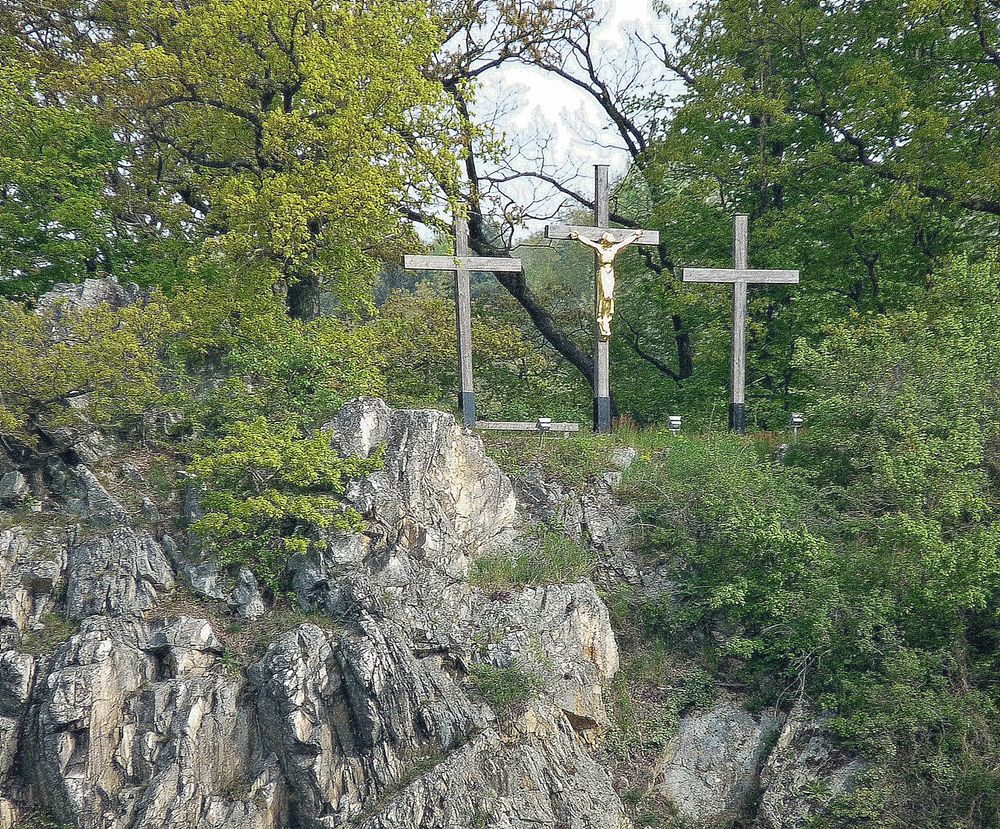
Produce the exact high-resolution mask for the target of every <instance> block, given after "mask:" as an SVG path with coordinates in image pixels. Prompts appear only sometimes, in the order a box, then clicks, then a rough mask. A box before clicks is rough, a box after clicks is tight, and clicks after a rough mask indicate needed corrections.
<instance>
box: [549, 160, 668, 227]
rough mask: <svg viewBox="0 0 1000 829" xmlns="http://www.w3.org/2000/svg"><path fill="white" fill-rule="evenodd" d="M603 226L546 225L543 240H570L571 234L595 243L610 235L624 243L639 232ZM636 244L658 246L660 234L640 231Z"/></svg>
mask: <svg viewBox="0 0 1000 829" xmlns="http://www.w3.org/2000/svg"><path fill="white" fill-rule="evenodd" d="M602 166H603V165H602ZM603 224H604V227H587V226H585V225H546V227H545V238H546V239H572V238H573V236H572V234H574V233H576V234H577V235H578V236H582V237H583V238H584V239H590V240H591V241H593V242H596V241H597V240H598V239H600V238H601V237H602V236H603V235H604V234H605V233H610V234H611V235H612V236H614V237H615V241H616V242H624V241H625V240H626V239H634V238H635V234H636V233H638V232H639V231H637V230H629V229H628V228H624V229H623V228H620V227H607V224H608V222H607V220H605V221H604V223H603ZM636 242H637V244H640V245H658V244H660V233H659V231H657V230H644V231H642V236H640V237H639V238H638V239H637V240H636Z"/></svg>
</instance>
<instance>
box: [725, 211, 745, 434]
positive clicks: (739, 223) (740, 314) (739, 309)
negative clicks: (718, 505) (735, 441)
mask: <svg viewBox="0 0 1000 829" xmlns="http://www.w3.org/2000/svg"><path fill="white" fill-rule="evenodd" d="M749 218H750V217H749V216H747V215H746V214H745V213H737V214H736V215H735V216H734V217H733V266H734V267H735V268H736V270H737V271H745V270H746V269H747V267H749V266H748V264H747V262H748V259H749V256H748V251H747V247H748V245H747V225H748V222H749ZM732 361H733V372H732V378H731V380H730V385H731V388H730V390H729V431H731V432H736V434H738V435H745V434H746V431H747V418H746V409H747V406H746V383H747V283H746V281H745V280H738V281H736V282H735V283H734V284H733V350H732Z"/></svg>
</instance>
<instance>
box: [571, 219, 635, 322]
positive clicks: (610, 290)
mask: <svg viewBox="0 0 1000 829" xmlns="http://www.w3.org/2000/svg"><path fill="white" fill-rule="evenodd" d="M642 233H643V232H642V231H641V230H639V231H636V232H635V234H634V235H632V236H628V237H626V238H625V239H623V240H622V241H621V242H615V237H614V234H612V233H604V234H603V235H602V236H601V238H600V239H598V240H597V241H596V242H594V241H592V240H590V239H588V238H586V237H585V236H581V235H580V234H579V233H571V234H570V235H569V238H570V239H576V241H578V242H582V243H583V244H585V245H586V246H587V247H588V248H592V249H593V250H594V252H595V253H596V254H597V264H598V270H597V330H598V331H599V332H600V335H601V339H602V340H607V339H610V337H611V320H612V319H613V318H614V315H615V257H617V256H618V254H619V253H621V251H622V250H624V249H625V248H627V247H628V246H629V245H631V244H633V243H634V242H638V241H639V240H640V239H641V238H642Z"/></svg>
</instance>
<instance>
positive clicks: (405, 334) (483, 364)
mask: <svg viewBox="0 0 1000 829" xmlns="http://www.w3.org/2000/svg"><path fill="white" fill-rule="evenodd" d="M478 287H479V290H478V291H476V296H475V297H474V301H473V309H474V314H473V317H472V352H473V369H474V374H475V378H476V392H477V401H476V404H477V409H478V413H479V416H480V417H481V418H482V419H494V420H520V419H528V420H532V419H534V418H537V417H539V416H543V415H544V416H550V417H553V418H556V419H560V420H561V419H571V420H572V419H576V418H578V417H581V416H582V413H583V411H584V407H585V405H586V397H585V395H582V394H581V393H580V392H581V390H580V387H579V383H578V382H576V381H575V378H572V377H571V376H569V375H568V374H567V372H566V370H565V369H564V368H561V367H560V366H559V365H558V364H557V363H556V361H555V360H554V359H553V358H552V356H551V355H550V354H548V353H547V352H546V351H544V350H542V349H539V348H538V344H537V341H536V340H537V338H535V337H533V336H532V335H531V333H530V332H529V331H528V330H526V323H525V320H523V319H520V318H519V317H518V315H517V313H516V310H515V309H514V308H513V307H512V300H511V299H510V297H509V296H505V295H504V294H503V293H502V292H498V291H496V290H493V291H489V290H487V289H486V288H485V287H483V286H481V285H480V286H478ZM451 290H452V289H451V288H450V287H444V286H442V285H441V284H431V283H428V282H421V283H419V284H418V285H417V286H416V288H415V290H413V291H412V292H407V291H404V290H397V291H394V292H392V293H391V294H389V296H388V297H387V300H386V302H385V304H384V305H383V306H382V307H381V308H380V312H379V316H378V319H377V321H376V323H375V328H376V330H377V332H378V344H379V349H380V352H381V354H382V355H383V356H384V360H385V373H386V386H387V394H388V397H389V399H390V400H391V401H392V402H394V403H397V404H399V405H407V406H412V405H434V406H439V407H445V408H452V407H453V406H454V401H455V398H456V393H455V390H456V389H457V388H458V359H457V355H456V352H455V306H454V300H453V298H452V295H451ZM442 294H444V296H442Z"/></svg>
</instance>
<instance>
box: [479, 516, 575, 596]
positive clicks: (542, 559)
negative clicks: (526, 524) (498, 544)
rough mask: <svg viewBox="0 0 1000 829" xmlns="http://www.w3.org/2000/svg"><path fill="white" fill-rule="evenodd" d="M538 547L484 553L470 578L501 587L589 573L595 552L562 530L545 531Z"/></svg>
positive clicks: (568, 579) (566, 579)
mask: <svg viewBox="0 0 1000 829" xmlns="http://www.w3.org/2000/svg"><path fill="white" fill-rule="evenodd" d="M537 542H538V543H537V546H533V547H531V548H529V549H526V550H506V551H503V552H500V553H498V554H496V555H490V556H481V557H480V558H477V559H476V560H475V561H473V562H472V568H471V570H470V572H469V580H470V581H471V582H472V583H473V584H475V585H478V586H480V587H489V588H494V589H501V588H505V587H515V586H518V585H526V584H557V583H559V582H571V581H578V580H579V579H583V578H586V577H587V576H588V575H590V571H591V569H592V568H593V566H594V557H593V555H592V554H591V553H590V552H589V551H588V550H587V549H586V548H585V547H584V546H583V545H582V544H580V543H579V542H577V541H574V540H573V539H572V538H570V537H569V536H567V535H563V534H562V533H558V532H553V531H549V530H544V531H542V532H541V534H540V535H539V537H538V539H537Z"/></svg>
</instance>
